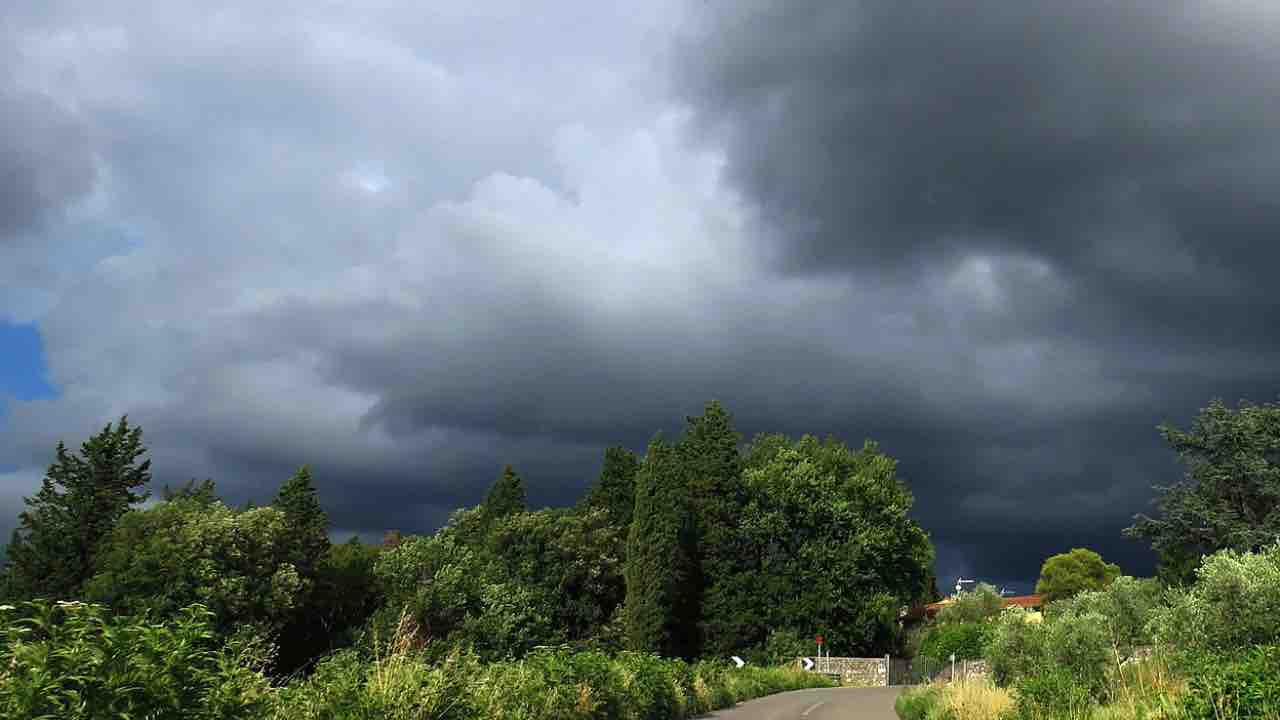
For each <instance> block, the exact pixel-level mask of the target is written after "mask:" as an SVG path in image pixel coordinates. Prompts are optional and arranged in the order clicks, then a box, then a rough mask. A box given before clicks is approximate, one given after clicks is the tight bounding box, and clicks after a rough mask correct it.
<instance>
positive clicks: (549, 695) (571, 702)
mask: <svg viewBox="0 0 1280 720" xmlns="http://www.w3.org/2000/svg"><path fill="white" fill-rule="evenodd" d="M830 684H831V683H830V681H828V680H826V679H824V678H821V677H820V676H816V675H813V674H812V673H805V672H801V671H798V670H794V669H790V668H757V667H745V668H741V669H735V668H730V667H727V666H725V665H722V664H719V663H716V664H712V663H696V664H687V663H684V662H681V661H679V660H668V659H663V658H659V657H656V656H653V655H645V654H638V653H621V654H618V655H607V654H604V653H597V652H578V653H570V652H545V653H538V654H535V655H532V656H529V657H527V658H525V659H523V660H520V661H517V662H504V663H490V664H480V663H478V662H477V661H475V659H474V658H470V657H468V656H465V655H461V654H454V655H451V656H450V657H449V658H448V659H447V660H446V661H445V662H444V663H443V664H441V665H437V666H432V665H430V664H428V663H426V662H425V661H423V660H421V659H419V658H417V657H415V656H414V655H413V654H411V653H396V654H393V655H391V656H388V657H385V658H380V659H377V660H375V661H374V662H368V661H366V660H362V659H360V658H359V657H357V656H356V654H355V653H354V652H346V653H341V654H339V655H337V656H335V657H333V658H330V659H329V660H327V661H326V662H324V663H323V664H322V665H321V666H320V667H319V669H318V670H317V672H316V673H315V674H314V675H313V676H312V677H310V678H308V679H307V680H305V681H303V682H300V683H296V684H294V685H291V686H289V687H286V688H283V689H282V690H280V691H279V693H278V695H277V696H276V698H275V700H276V702H275V708H274V717H275V718H278V719H279V720H285V719H288V720H295V719H296V720H348V719H351V720H354V719H355V718H373V717H377V718H389V719H391V720H397V719H404V720H409V719H412V720H453V719H457V720H462V719H463V718H468V719H470V718H495V719H496V718H503V719H508V718H509V719H510V720H541V719H543V718H546V719H547V720H550V719H552V718H555V719H556V720H597V719H598V720H605V719H606V718H607V719H610V720H612V719H614V718H622V719H626V720H679V719H682V718H690V717H696V716H697V715H701V714H703V713H706V712H709V711H711V710H716V709H720V708H724V707H730V706H732V705H734V704H735V703H738V702H742V701H744V700H749V699H752V698H756V697H761V696H763V695H769V694H772V693H777V692H782V691H786V690H797V689H801V688H810V687H826V686H830Z"/></svg>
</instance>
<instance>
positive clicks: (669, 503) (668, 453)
mask: <svg viewBox="0 0 1280 720" xmlns="http://www.w3.org/2000/svg"><path fill="white" fill-rule="evenodd" d="M682 470H683V468H682V467H681V465H680V458H679V455H678V454H677V449H676V448H675V447H673V446H672V445H671V444H669V443H667V442H666V441H665V440H664V439H663V438H661V437H656V438H654V440H653V441H652V442H650V443H649V450H648V452H647V453H646V454H645V458H644V462H643V463H641V467H640V471H639V473H637V475H636V507H635V515H634V519H633V521H632V523H631V531H630V535H629V536H628V538H627V561H626V587H627V594H626V604H625V606H624V607H625V623H626V637H627V647H629V648H630V649H632V650H636V651H648V652H658V653H660V654H662V655H667V656H670V657H686V658H687V657H692V656H693V654H694V651H695V650H696V645H697V640H696V638H695V637H694V636H695V635H696V634H697V625H696V623H697V619H698V606H697V603H698V598H697V594H696V589H697V587H698V584H699V583H698V582H697V580H698V579H697V578H696V577H695V575H696V573H697V567H696V562H697V558H696V557H695V555H694V553H695V550H696V549H695V541H696V538H695V536H694V527H693V520H692V517H691V510H690V501H689V491H688V486H687V484H686V483H685V480H684V476H683V472H682Z"/></svg>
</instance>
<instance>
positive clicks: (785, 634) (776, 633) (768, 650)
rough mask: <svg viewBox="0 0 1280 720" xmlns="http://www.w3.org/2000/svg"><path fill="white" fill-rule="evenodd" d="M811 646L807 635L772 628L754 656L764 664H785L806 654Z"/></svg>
mask: <svg viewBox="0 0 1280 720" xmlns="http://www.w3.org/2000/svg"><path fill="white" fill-rule="evenodd" d="M812 647H813V646H812V645H811V644H810V640H809V638H808V637H805V636H801V635H800V633H798V632H796V631H795V630H791V629H779V630H773V631H772V632H770V633H769V637H768V639H767V640H765V642H764V647H763V649H762V650H761V651H760V652H758V653H755V654H754V656H755V658H756V659H757V660H758V661H759V662H761V663H763V664H766V665H785V664H787V663H791V662H794V661H795V659H796V658H798V657H802V656H804V655H808V654H809V651H810V649H811V648H812Z"/></svg>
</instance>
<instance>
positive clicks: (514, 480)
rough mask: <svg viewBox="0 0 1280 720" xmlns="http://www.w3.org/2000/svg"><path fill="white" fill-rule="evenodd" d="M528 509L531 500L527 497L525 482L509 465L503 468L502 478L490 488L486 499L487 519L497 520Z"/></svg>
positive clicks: (485, 511)
mask: <svg viewBox="0 0 1280 720" xmlns="http://www.w3.org/2000/svg"><path fill="white" fill-rule="evenodd" d="M528 509H529V500H528V498H526V497H525V491H524V480H522V479H521V478H520V476H519V475H517V474H516V471H515V470H513V469H512V468H511V466H510V465H508V466H506V467H505V468H503V470H502V475H501V477H499V478H498V479H497V480H495V481H494V482H493V485H492V486H490V487H489V494H488V495H486V496H485V498H484V514H485V519H487V520H496V519H498V518H503V517H506V516H508V515H514V514H515V513H519V512H524V511H525V510H528Z"/></svg>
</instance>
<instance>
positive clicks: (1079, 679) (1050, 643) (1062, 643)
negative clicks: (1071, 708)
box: [1043, 608, 1114, 698]
mask: <svg viewBox="0 0 1280 720" xmlns="http://www.w3.org/2000/svg"><path fill="white" fill-rule="evenodd" d="M1043 627H1044V633H1045V635H1044V640H1045V646H1046V649H1047V651H1048V659H1049V661H1050V662H1051V663H1052V664H1053V665H1054V666H1055V667H1056V668H1058V669H1060V670H1062V671H1064V672H1066V673H1068V674H1069V675H1070V676H1071V677H1072V678H1074V682H1075V685H1076V687H1078V688H1080V689H1082V690H1083V691H1084V692H1086V693H1088V694H1089V695H1090V696H1092V697H1094V698H1100V697H1101V696H1102V694H1103V692H1104V691H1105V689H1106V679H1107V675H1106V673H1107V668H1108V666H1109V665H1111V664H1112V662H1111V661H1112V660H1113V659H1114V654H1113V653H1114V651H1113V649H1112V647H1111V641H1110V636H1109V635H1108V633H1107V619H1106V617H1104V616H1103V615H1101V614H1099V613H1097V612H1093V611H1091V610H1086V609H1083V608H1081V609H1071V610H1068V611H1067V612H1064V613H1062V614H1060V615H1059V616H1058V617H1056V618H1054V619H1053V620H1051V621H1050V622H1048V623H1046V624H1044V625H1043Z"/></svg>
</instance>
